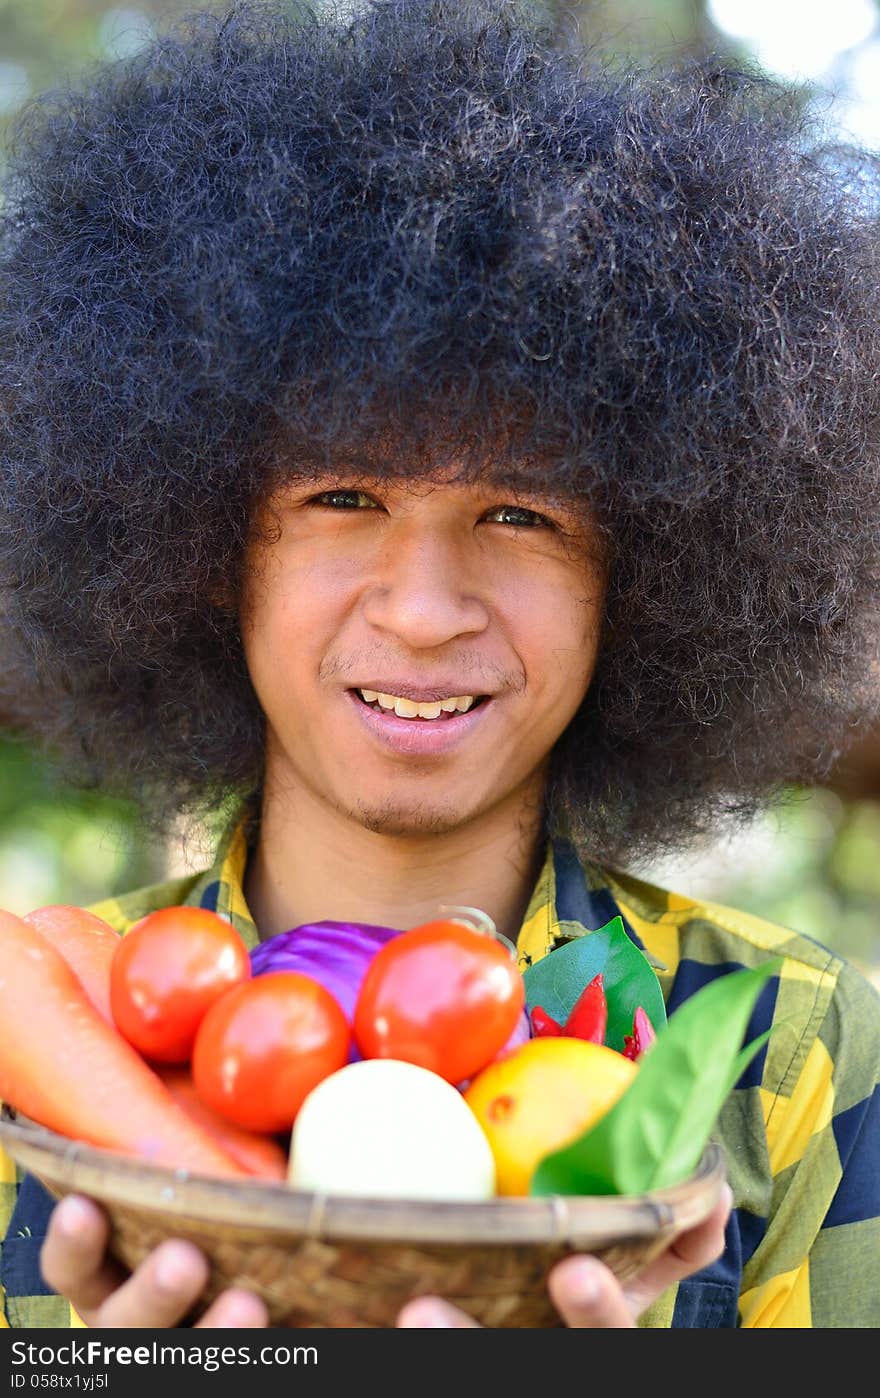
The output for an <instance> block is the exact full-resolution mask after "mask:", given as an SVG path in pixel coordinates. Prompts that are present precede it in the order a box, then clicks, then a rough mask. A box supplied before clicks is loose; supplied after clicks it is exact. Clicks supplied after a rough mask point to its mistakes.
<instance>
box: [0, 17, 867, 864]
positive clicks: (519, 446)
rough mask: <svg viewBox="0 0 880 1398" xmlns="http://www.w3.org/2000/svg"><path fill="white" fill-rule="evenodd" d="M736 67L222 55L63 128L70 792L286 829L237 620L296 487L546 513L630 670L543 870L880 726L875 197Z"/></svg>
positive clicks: (738, 793)
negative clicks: (596, 535) (474, 485)
mask: <svg viewBox="0 0 880 1398" xmlns="http://www.w3.org/2000/svg"><path fill="white" fill-rule="evenodd" d="M803 99H804V94H803V92H800V91H798V90H797V89H790V88H788V87H785V86H784V85H782V84H780V83H777V82H775V81H773V80H771V79H770V78H769V77H768V76H767V75H765V74H762V73H761V72H760V70H758V69H755V68H750V67H749V66H748V65H743V64H739V63H737V64H734V63H733V62H731V61H724V60H723V59H722V58H720V57H719V56H717V55H714V56H711V57H710V58H709V59H703V60H700V61H696V60H692V59H683V58H681V59H678V60H672V61H665V62H663V63H658V64H656V65H653V66H648V67H641V68H640V67H638V66H635V65H633V64H632V63H631V62H629V61H623V60H612V59H609V58H607V57H606V58H602V59H599V58H597V57H596V55H595V53H594V52H593V50H592V48H591V46H589V45H587V46H584V45H580V46H578V45H574V44H572V43H568V44H567V45H562V46H560V45H559V44H556V45H555V46H554V44H553V43H551V41H550V38H549V35H548V33H547V32H545V31H543V30H542V29H541V27H540V25H539V24H538V23H537V22H536V21H535V20H534V19H532V18H530V17H529V15H528V14H527V13H526V12H525V11H523V10H522V9H521V8H520V7H519V6H518V4H516V3H504V0H473V2H472V3H461V0H373V2H372V3H371V4H367V5H365V6H364V7H363V8H362V9H361V10H359V11H358V12H356V13H355V14H354V15H352V13H351V12H350V11H349V12H348V13H342V12H335V13H334V12H330V13H326V12H325V13H322V14H321V15H320V16H316V15H314V14H312V13H311V12H310V11H309V10H308V9H307V8H304V7H303V8H297V7H290V6H286V7H282V6H279V5H275V6H266V5H264V4H250V3H243V4H236V5H234V6H233V8H232V9H230V10H227V11H225V12H223V13H222V14H220V13H215V12H214V13H212V12H203V13H198V14H195V15H191V16H189V17H188V19H187V20H186V21H185V22H184V23H183V24H182V25H180V26H177V27H175V28H171V29H169V30H168V31H167V32H166V33H165V34H164V35H163V36H161V37H159V38H158V39H156V40H155V41H153V42H152V43H151V44H150V45H149V46H148V47H147V48H146V49H145V50H143V51H142V52H141V53H140V54H138V55H137V56H136V57H134V58H131V59H128V60H126V61H124V62H122V63H117V64H113V65H109V66H107V67H105V68H99V69H98V70H97V71H96V72H95V73H93V74H92V75H91V76H90V78H89V79H88V81H87V82H86V83H84V84H83V85H82V86H81V87H80V88H79V89H78V90H65V91H63V92H55V93H52V94H50V95H48V96H46V97H44V98H41V99H39V100H37V101H35V102H33V103H31V104H30V106H29V108H28V110H27V112H26V113H25V116H24V117H23V119H22V121H21V122H20V123H19V126H18V128H17V130H16V133H15V139H14V141H13V142H12V149H11V153H10V161H9V166H8V172H7V176H6V183H5V194H6V203H5V209H4V213H3V219H2V244H0V395H2V396H0V403H2V414H0V584H2V591H0V597H2V600H3V614H4V617H5V622H4V640H3V644H4V655H5V661H4V676H5V680H6V683H7V685H8V687H9V688H12V687H13V685H14V687H15V689H16V691H17V693H18V694H19V695H22V694H24V695H26V696H27V702H28V711H29V723H30V727H31V730H32V732H34V733H37V734H39V735H41V736H42V737H43V738H44V739H45V741H46V742H48V743H49V744H51V745H52V746H53V748H54V750H55V751H56V752H58V753H61V754H66V757H67V759H68V760H69V761H70V762H71V763H73V768H72V769H71V770H75V771H76V774H77V778H78V780H86V779H89V777H90V778H91V779H92V780H93V781H96V782H100V783H102V784H103V785H105V786H107V787H112V788H114V789H121V790H126V791H134V792H136V793H137V794H138V795H139V796H140V798H141V799H142V801H143V803H144V805H145V808H148V809H149V810H150V811H152V812H154V813H156V812H159V813H161V815H164V816H167V815H168V814H169V813H170V812H172V811H185V810H190V811H194V810H205V809H208V808H210V807H212V806H213V805H214V804H215V803H216V802H217V801H218V800H219V799H220V798H221V797H223V796H224V795H225V796H230V795H236V794H237V795H239V796H246V795H248V794H250V795H251V797H253V794H254V793H255V792H256V793H258V792H259V788H260V782H261V773H262V763H263V720H262V715H261V713H260V709H259V706H258V703H257V701H256V697H255V695H254V692H253V689H252V687H251V684H250V682H249V678H248V674H247V670H246V667H245V663H244V659H243V655H242V648H241V644H240V638H239V634H238V625H237V618H236V609H235V607H234V606H223V605H219V604H218V598H220V597H221V596H230V597H234V596H235V595H237V590H238V587H239V584H240V578H241V561H242V556H243V548H244V544H245V541H246V538H247V533H248V527H249V521H250V520H251V519H252V517H253V512H254V507H255V504H256V503H257V502H258V501H260V500H261V499H262V498H264V497H265V494H266V492H267V490H268V489H270V487H271V486H272V485H273V484H275V483H277V482H278V481H279V480H281V479H284V478H287V477H291V478H292V477H308V476H309V474H312V473H314V472H315V471H316V470H321V471H324V470H327V469H328V468H329V467H331V466H335V465H337V464H342V463H345V464H347V465H351V464H352V463H357V465H358V468H359V469H363V470H364V471H365V472H367V473H369V474H374V475H376V476H378V477H380V478H389V479H390V478H392V477H398V478H400V477H406V476H409V475H412V476H417V477H427V476H429V475H430V474H431V472H432V471H433V470H435V469H436V468H437V466H438V464H442V463H446V464H447V466H448V464H449V463H455V468H456V470H457V471H458V472H459V475H458V476H457V477H456V479H461V480H462V481H473V480H475V479H477V478H480V477H482V478H486V479H491V480H492V481H493V482H495V481H497V483H498V484H499V485H501V484H503V485H504V486H505V487H507V486H510V487H511V488H516V487H517V486H525V487H526V488H537V489H538V490H541V491H544V492H549V493H551V494H552V495H553V496H554V497H558V498H559V499H561V500H564V501H568V502H574V503H575V504H576V505H577V506H578V507H583V509H584V510H585V511H589V512H590V513H591V515H593V516H594V517H595V519H596V520H597V521H598V524H599V528H600V530H601V537H602V539H603V546H604V549H605V553H606V555H607V560H608V567H609V587H608V595H607V602H606V611H605V617H604V632H603V639H602V646H601V654H600V657H599V662H598V666H597V670H596V673H595V677H594V679H593V681H592V684H591V686H590V688H589V692H588V693H587V695H586V697H585V699H584V702H583V704H582V706H581V708H580V709H579V711H578V713H577V714H576V715H575V717H574V719H573V720H572V721H571V723H570V725H569V727H568V728H567V729H566V731H565V732H564V733H563V734H562V736H561V737H560V739H559V741H558V743H557V745H556V747H555V748H554V751H553V754H552V756H551V765H550V770H549V777H548V782H547V787H546V793H545V797H544V807H543V817H544V822H545V828H546V830H547V831H549V832H551V833H554V834H557V833H559V834H566V835H568V836H569V837H570V838H571V839H573V840H574V841H575V842H576V843H577V844H578V845H579V846H582V847H583V848H584V849H585V850H587V851H588V852H589V854H590V856H591V857H593V858H596V859H602V860H605V861H613V862H620V861H631V860H633V859H638V858H641V857H644V856H646V855H651V854H656V853H659V852H661V851H663V850H667V849H672V848H675V847H678V846H681V845H682V844H683V843H684V842H686V841H689V840H692V839H693V838H694V837H696V836H699V835H700V834H702V833H705V832H707V831H710V830H711V829H712V828H713V827H714V826H715V825H716V823H717V822H718V820H719V819H720V818H721V817H722V816H724V815H725V814H727V815H732V816H733V818H734V819H735V818H736V817H737V816H738V817H740V818H745V817H747V816H748V815H750V814H752V813H753V812H754V810H755V809H756V807H757V805H758V803H759V802H762V801H764V800H765V799H766V798H767V797H768V795H769V794H772V793H774V792H778V791H779V789H780V787H781V785H782V784H783V783H786V782H788V781H791V780H794V779H797V780H801V781H807V780H812V779H817V778H820V777H821V776H822V775H824V774H826V773H827V772H828V770H829V769H830V766H831V764H832V763H833V761H834V760H835V759H836V757H837V756H838V754H839V753H840V752H841V751H842V749H843V748H844V747H845V745H846V744H847V742H848V741H849V740H850V738H851V737H852V736H853V735H854V734H855V733H856V732H857V731H858V728H859V726H860V725H862V724H864V723H865V722H867V721H869V719H871V718H873V716H874V713H875V709H876V688H877V686H876V683H875V675H876V649H877V647H876V640H877V635H878V632H880V626H878V620H877V606H876V603H877V584H878V567H877V561H878V548H880V473H878V460H880V436H878V384H880V275H878V273H880V257H878V245H880V222H878V219H877V205H876V187H877V162H876V160H875V159H874V158H873V157H872V156H871V155H870V154H868V153H866V152H861V151H858V150H853V149H849V148H847V147H841V146H839V145H838V146H836V147H835V146H834V145H833V144H831V143H830V142H828V141H827V140H824V141H823V139H822V132H821V131H820V130H819V129H818V127H819V120H818V118H817V117H816V116H815V115H810V108H809V107H808V106H807V105H805V103H804V100H803Z"/></svg>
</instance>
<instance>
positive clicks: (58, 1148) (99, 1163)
mask: <svg viewBox="0 0 880 1398" xmlns="http://www.w3.org/2000/svg"><path fill="white" fill-rule="evenodd" d="M0 1142H2V1144H3V1146H4V1147H5V1149H6V1150H7V1151H8V1152H9V1154H10V1155H11V1156H13V1158H14V1159H15V1160H16V1161H18V1163H19V1164H20V1165H21V1166H23V1167H24V1168H25V1169H26V1170H29V1171H30V1172H31V1173H33V1174H34V1175H36V1176H37V1177H38V1178H39V1179H40V1180H41V1181H42V1182H43V1184H44V1185H45V1186H46V1187H47V1189H49V1190H50V1192H51V1193H52V1194H53V1195H55V1196H56V1198H61V1197H62V1196H63V1195H64V1194H67V1193H70V1192H71V1191H76V1192H78V1193H82V1194H88V1195H90V1196H91V1197H92V1198H94V1199H97V1200H99V1201H100V1202H101V1204H103V1206H104V1207H105V1209H106V1210H107V1212H108V1214H109V1216H110V1219H111V1222H112V1226H113V1232H112V1239H111V1248H112V1250H113V1252H114V1253H115V1255H116V1256H117V1257H118V1258H119V1260H120V1261H121V1262H123V1263H124V1264H125V1265H126V1266H127V1267H130V1268H133V1267H135V1266H136V1265H137V1264H138V1263H139V1262H140V1261H141V1259H142V1258H143V1257H145V1256H146V1254H147V1253H148V1252H150V1251H151V1250H152V1249H153V1248H154V1247H155V1246H156V1245H157V1244H158V1243H160V1242H161V1241H162V1240H163V1239H164V1238H168V1237H172V1236H173V1237H176V1238H189V1239H191V1241H192V1242H194V1243H195V1244H197V1246H198V1247H200V1248H201V1249H202V1251H203V1252H204V1253H205V1254H206V1256H207V1257H208V1259H209V1261H210V1263H211V1276H210V1281H209V1284H208V1288H207V1291H206V1292H205V1294H204V1296H203V1299H202V1301H201V1302H200V1305H199V1308H198V1309H197V1311H195V1312H193V1315H192V1318H193V1319H195V1318H197V1317H198V1315H199V1314H201V1312H202V1311H203V1310H204V1309H205V1307H206V1306H207V1305H208V1304H209V1302H210V1301H211V1300H212V1299H213V1298H214V1297H215V1296H216V1295H217V1294H218V1293H219V1292H220V1291H222V1290H223V1289H224V1288H225V1287H227V1286H230V1285H232V1284H233V1283H234V1284H235V1285H237V1286H243V1287H247V1288H248V1289H249V1290H251V1291H254V1292H256V1293H257V1294H258V1295H259V1296H262V1298H263V1300H264V1301H265V1302H266V1304H267V1306H268V1308H269V1313H270V1319H271V1324H273V1325H284V1326H293V1327H322V1328H326V1327H359V1328H360V1327H386V1328H387V1327H392V1326H393V1325H394V1324H395V1319H396V1316H397V1313H398V1311H399V1310H400V1308H401V1307H402V1306H403V1305H404V1303H405V1302H406V1301H409V1300H411V1299H412V1298H413V1297H416V1296H423V1295H426V1294H428V1293H430V1294H431V1295H437V1296H444V1297H446V1298H447V1299H448V1300H449V1301H451V1302H452V1303H453V1304H454V1305H457V1306H460V1307H461V1308H462V1309H463V1310H464V1311H466V1312H467V1313H468V1314H469V1315H471V1316H473V1318H474V1319H475V1320H477V1321H479V1323H480V1324H481V1325H487V1326H493V1327H541V1326H556V1325H559V1324H560V1323H561V1322H560V1320H559V1316H558V1314H557V1312H556V1310H555V1309H554V1307H553V1305H552V1304H551V1302H550V1300H549V1297H548V1295H547V1291H546V1287H545V1279H546V1276H547V1273H548V1271H549V1270H550V1268H551V1267H552V1266H553V1264H554V1263H555V1262H556V1261H557V1260H558V1259H559V1258H561V1257H564V1256H565V1255H566V1254H568V1253H570V1252H574V1251H577V1252H590V1253H593V1254H594V1255H595V1256H597V1257H600V1258H601V1259H602V1261H603V1262H605V1263H606V1265H607V1266H609V1267H610V1268H611V1270H612V1271H613V1272H614V1273H615V1274H616V1275H617V1276H618V1277H619V1278H620V1279H621V1280H622V1281H626V1280H627V1279H628V1278H629V1277H631V1276H632V1275H633V1274H634V1273H635V1272H636V1271H637V1270H639V1268H640V1267H642V1266H643V1265H644V1264H645V1263H646V1262H649V1261H650V1260H651V1259H652V1258H654V1257H655V1256H657V1254H658V1253H660V1252H662V1251H663V1249H664V1248H665V1247H666V1246H667V1245H668V1244H669V1242H670V1241H671V1240H672V1239H673V1238H674V1237H676V1236H677V1234H679V1233H681V1232H682V1231H683V1230H684V1229H686V1228H692V1227H693V1226H694V1225H695V1224H697V1223H700V1222H701V1221H702V1220H703V1219H704V1218H706V1217H707V1215H708V1214H709V1213H711V1211H712V1209H713V1207H714V1205H715V1203H716V1202H717V1200H718V1197H719V1194H720V1190H721V1186H722V1183H723V1181H724V1178H725V1171H724V1158H723V1155H722V1153H721V1150H720V1149H719V1147H718V1146H716V1145H714V1144H713V1145H710V1146H708V1147H707V1149H706V1152H705V1154H704V1156H703V1159H702V1161H701V1162H700V1165H699V1168H698V1169H697V1170H696V1171H695V1173H694V1174H693V1176H692V1177H691V1178H690V1179H689V1180H687V1181H685V1183H683V1184H679V1185H675V1186H673V1187H672V1188H668V1189H662V1190H657V1191H656V1192H655V1193H652V1194H644V1195H638V1196H632V1197H623V1196H619V1195H615V1196H608V1197H603V1198H593V1197H587V1196H566V1197H562V1196H555V1197H552V1198H527V1199H520V1198H516V1199H511V1198H498V1199H491V1200H488V1201H486V1202H484V1203H452V1202H440V1201H438V1202H436V1203H431V1202H426V1201H423V1200H418V1201H416V1200H389V1199H366V1198H364V1199H361V1198H347V1197H342V1196H335V1197H334V1196H327V1195H321V1194H314V1193H309V1192H306V1191H304V1190H294V1189H289V1188H287V1186H285V1185H283V1184H275V1183H271V1184H270V1183H266V1182H263V1181H255V1182H254V1183H250V1182H246V1183H239V1182H238V1181H235V1182H230V1181H228V1180H220V1179H216V1180H212V1179H206V1178H199V1177H196V1176H193V1175H189V1174H187V1172H186V1171H179V1172H176V1173H175V1172H174V1171H171V1170H167V1169H159V1168H157V1167H155V1166H150V1165H143V1164H141V1163H140V1162H139V1161H136V1160H130V1159H127V1158H125V1157H124V1156H119V1155H115V1154H111V1153H110V1152H108V1151H103V1150H97V1149H95V1148H94V1147H92V1146H87V1145H83V1144H81V1143H79V1142H76V1141H70V1140H68V1139H66V1138H65V1137H63V1136H58V1135H56V1134H55V1133H54V1132H52V1131H47V1130H45V1129H44V1128H43V1127H41V1126H36V1125H35V1124H34V1123H32V1122H30V1121H28V1120H27V1119H25V1118H18V1119H16V1117H15V1114H14V1113H13V1112H12V1111H10V1109H9V1108H7V1107H4V1108H3V1110H2V1113H0Z"/></svg>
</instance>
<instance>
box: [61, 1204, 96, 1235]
mask: <svg viewBox="0 0 880 1398" xmlns="http://www.w3.org/2000/svg"><path fill="white" fill-rule="evenodd" d="M58 1222H59V1224H60V1226H61V1231H62V1233H63V1234H64V1236H65V1237H66V1238H71V1239H80V1238H83V1237H84V1236H85V1235H86V1233H87V1232H88V1230H89V1228H90V1227H91V1226H92V1211H91V1209H90V1208H89V1206H88V1204H86V1203H85V1202H84V1201H83V1200H82V1199H77V1198H76V1196H75V1195H72V1194H69V1195H68V1196H67V1198H66V1199H62V1201H61V1203H60V1204H59V1205H58Z"/></svg>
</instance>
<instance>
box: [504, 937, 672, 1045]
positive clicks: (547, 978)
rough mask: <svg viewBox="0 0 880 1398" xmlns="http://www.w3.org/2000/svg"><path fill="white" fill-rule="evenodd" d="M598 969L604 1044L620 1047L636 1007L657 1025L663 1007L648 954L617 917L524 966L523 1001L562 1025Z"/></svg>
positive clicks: (661, 1019) (663, 1017)
mask: <svg viewBox="0 0 880 1398" xmlns="http://www.w3.org/2000/svg"><path fill="white" fill-rule="evenodd" d="M600 973H601V975H602V981H603V985H604V988H605V999H606V1000H607V1002H608V1027H607V1029H606V1030H605V1042H606V1044H607V1045H608V1047H609V1048H613V1049H617V1051H618V1052H619V1053H620V1052H622V1051H623V1040H624V1035H626V1034H631V1033H632V1027H633V1015H634V1014H635V1012H636V1010H637V1009H638V1007H639V1005H641V1006H642V1009H643V1010H644V1011H645V1014H646V1015H647V1016H648V1018H649V1019H650V1021H651V1023H652V1024H653V1026H654V1028H655V1029H657V1030H659V1029H661V1028H662V1026H663V1025H664V1024H665V1023H666V1006H665V1004H664V1002H663V992H662V991H661V989H660V982H659V981H658V980H657V977H656V975H655V973H654V970H653V968H652V967H651V963H650V962H649V961H648V959H647V957H646V956H645V955H644V954H643V953H642V952H641V951H639V949H638V947H637V946H636V945H635V943H634V942H633V941H632V940H631V939H630V938H629V937H628V936H627V934H626V930H625V928H624V926H623V919H622V918H620V917H615V918H612V919H611V921H610V922H608V923H606V924H605V926H604V927H600V928H598V929H597V930H596V931H595V932H586V933H585V934H584V935H583V936H582V937H575V938H574V940H573V941H571V942H566V943H565V945H564V946H561V947H556V949H555V950H554V951H551V952H550V953H549V954H548V955H547V956H542V957H541V960H540V961H536V962H535V964H534V966H529V968H528V970H526V971H525V972H524V973H523V980H524V981H525V987H526V1005H527V1007H528V1008H529V1010H532V1009H534V1007H535V1005H540V1006H541V1008H542V1009H544V1010H546V1011H547V1014H548V1015H552V1016H553V1018H554V1019H555V1020H558V1022H559V1023H560V1024H564V1023H565V1021H566V1020H567V1019H568V1016H569V1015H570V1014H571V1011H572V1009H573V1008H574V1004H575V1001H576V1000H577V998H578V996H579V995H580V993H581V991H582V990H583V989H584V987H585V986H586V985H589V983H590V981H591V980H592V979H593V977H594V976H597V975H599V974H600Z"/></svg>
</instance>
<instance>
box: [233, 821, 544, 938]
mask: <svg viewBox="0 0 880 1398" xmlns="http://www.w3.org/2000/svg"><path fill="white" fill-rule="evenodd" d="M307 804H308V807H309V808H308V810H304V809H298V808H297V805H296V803H295V802H291V801H287V802H285V803H284V804H283V805H282V804H280V803H277V802H276V803H273V802H271V801H268V802H264V806H263V812H262V817H261V821H260V830H259V837H258V840H257V844H256V848H255V849H254V851H253V853H252V855H251V857H250V859H249V860H248V867H247V872H246V875H245V887H244V893H245V898H246V900H247V903H248V907H249V909H250V912H251V915H252V916H253V918H254V921H255V922H256V925H257V928H258V929H259V934H260V938H261V939H262V940H265V939H266V938H267V937H271V936H274V935H275V934H276V933H279V932H285V931H287V930H288V929H289V928H292V927H299V926H301V925H302V924H303V923H307V922H319V921H324V920H328V919H332V920H333V921H337V922H363V923H369V924H372V925H375V926H381V927H393V928H397V929H399V930H403V929H405V928H409V927H417V926H419V925H420V924H421V923H423V922H428V921H431V920H432V919H433V918H436V917H439V916H442V913H441V912H440V906H441V904H446V905H447V906H455V907H469V908H480V909H481V910H482V911H483V912H486V913H488V914H489V916H490V917H491V918H492V919H493V921H494V923H495V926H496V928H497V929H498V931H499V932H501V933H503V934H504V935H505V936H506V937H508V938H509V939H510V941H512V942H514V943H515V942H516V939H517V936H518V934H519V930H520V927H521V926H522V922H523V918H524V916H525V913H526V909H527V908H528V905H529V900H530V898H531V894H532V891H533V889H534V886H535V882H536V880H537V878H538V876H539V874H540V871H541V867H542V864H543V859H544V854H545V842H544V839H543V836H542V834H541V829H540V820H539V819H534V820H533V821H532V822H531V824H530V825H527V824H526V822H525V821H524V819H523V818H522V813H520V816H519V818H518V819H516V820H512V819H511V814H510V812H506V813H505V812H503V811H499V812H495V813H492V814H489V815H486V816H483V817H481V818H480V819H478V820H475V821H473V822H470V823H469V824H468V825H466V826H463V827H460V828H458V829H456V830H454V831H451V832H448V833H444V834H429V835H425V836H422V837H420V838H403V837H400V836H390V835H384V834H377V833H375V832H373V831H371V830H367V829H365V828H363V827H362V826H358V825H357V824H354V823H352V822H351V821H350V820H347V819H345V818H343V817H342V816H340V815H339V813H338V812H333V811H329V810H327V808H325V807H323V806H315V805H312V804H311V803H307Z"/></svg>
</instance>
